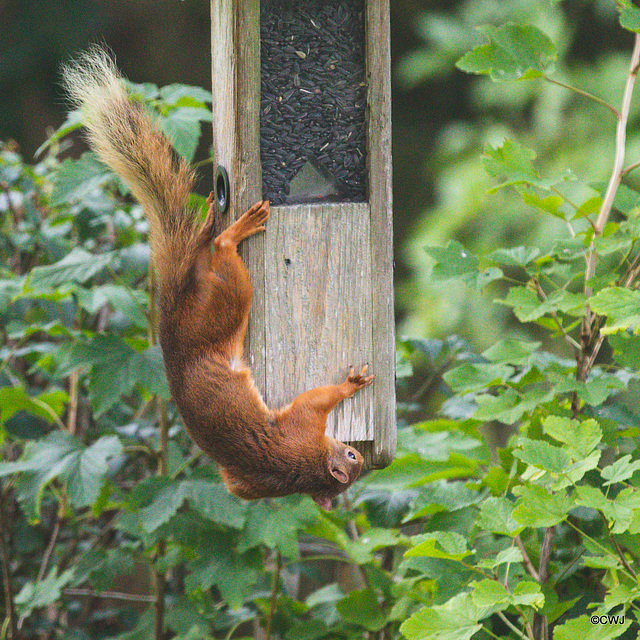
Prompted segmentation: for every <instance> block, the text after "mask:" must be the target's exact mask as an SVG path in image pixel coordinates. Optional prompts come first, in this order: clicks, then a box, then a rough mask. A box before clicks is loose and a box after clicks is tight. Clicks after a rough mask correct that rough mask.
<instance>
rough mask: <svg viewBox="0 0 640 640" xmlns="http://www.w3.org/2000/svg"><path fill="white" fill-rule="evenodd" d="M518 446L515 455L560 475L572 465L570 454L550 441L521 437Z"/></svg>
mask: <svg viewBox="0 0 640 640" xmlns="http://www.w3.org/2000/svg"><path fill="white" fill-rule="evenodd" d="M518 446H519V448H518V449H515V450H514V452H513V455H514V456H515V457H516V458H518V459H519V460H522V462H525V463H527V464H529V465H532V466H534V467H537V468H538V469H545V470H546V471H549V472H551V473H554V474H557V475H560V474H562V473H564V472H565V471H566V470H567V469H568V468H569V467H570V466H571V458H570V457H569V454H568V453H567V452H566V451H563V450H562V449H561V448H560V447H554V446H553V445H552V444H549V443H548V442H544V441H542V440H530V439H529V438H524V437H521V438H520V439H519V440H518Z"/></svg>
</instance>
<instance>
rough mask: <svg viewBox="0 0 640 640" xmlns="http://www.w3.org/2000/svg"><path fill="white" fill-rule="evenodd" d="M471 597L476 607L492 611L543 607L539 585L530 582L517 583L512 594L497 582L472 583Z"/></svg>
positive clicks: (487, 580)
mask: <svg viewBox="0 0 640 640" xmlns="http://www.w3.org/2000/svg"><path fill="white" fill-rule="evenodd" d="M471 596H472V598H473V602H474V604H475V605H476V606H478V607H486V608H492V609H494V610H495V609H497V610H502V609H506V608H508V607H509V606H512V605H513V606H528V607H534V608H536V609H539V608H540V607H542V606H543V605H544V596H543V595H542V593H541V591H540V585H539V584H538V583H536V582H532V581H530V580H524V581H521V582H518V584H517V586H516V588H515V589H514V591H513V593H509V591H507V589H506V588H505V587H504V586H503V585H502V584H501V583H500V582H498V581H497V580H489V579H486V580H481V581H480V582H476V583H474V585H473V590H472V592H471Z"/></svg>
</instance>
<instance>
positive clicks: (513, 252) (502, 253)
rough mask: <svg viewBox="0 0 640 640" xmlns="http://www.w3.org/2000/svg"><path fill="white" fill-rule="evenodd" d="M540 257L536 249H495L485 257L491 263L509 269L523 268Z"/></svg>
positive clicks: (538, 250)
mask: <svg viewBox="0 0 640 640" xmlns="http://www.w3.org/2000/svg"><path fill="white" fill-rule="evenodd" d="M539 255H540V249H538V247H514V248H513V249H497V250H496V251H494V252H493V253H490V254H489V255H488V256H487V257H488V259H489V260H492V261H493V262H497V263H498V264H503V265H506V266H509V267H525V266H526V265H528V264H529V263H530V262H533V261H534V260H535V259H536V258H537V257H538V256H539Z"/></svg>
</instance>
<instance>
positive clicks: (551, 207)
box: [520, 189, 569, 266]
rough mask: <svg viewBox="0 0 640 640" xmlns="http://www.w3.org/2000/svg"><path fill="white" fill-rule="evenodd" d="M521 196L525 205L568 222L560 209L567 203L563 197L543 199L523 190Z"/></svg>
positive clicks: (551, 196) (545, 197)
mask: <svg viewBox="0 0 640 640" xmlns="http://www.w3.org/2000/svg"><path fill="white" fill-rule="evenodd" d="M520 195H521V197H522V201H523V202H524V203H525V204H528V205H529V206H531V207H535V208H536V209H538V210H539V211H542V212H543V213H548V214H550V215H552V216H553V217H554V218H561V219H562V220H566V219H567V218H568V217H569V216H567V214H566V213H564V212H563V211H562V210H561V209H560V207H562V205H563V204H564V203H565V200H564V198H563V197H562V196H556V195H550V196H544V197H542V198H541V197H540V196H538V195H537V194H536V193H534V191H532V190H529V189H523V190H522V193H521V194H520ZM523 266H524V265H523Z"/></svg>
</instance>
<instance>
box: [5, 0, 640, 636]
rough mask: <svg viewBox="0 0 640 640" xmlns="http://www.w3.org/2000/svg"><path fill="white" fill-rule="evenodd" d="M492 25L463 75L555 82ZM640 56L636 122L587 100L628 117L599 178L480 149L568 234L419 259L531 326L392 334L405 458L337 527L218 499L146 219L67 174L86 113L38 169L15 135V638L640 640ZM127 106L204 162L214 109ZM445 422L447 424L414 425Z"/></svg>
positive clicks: (8, 573)
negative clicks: (440, 335)
mask: <svg viewBox="0 0 640 640" xmlns="http://www.w3.org/2000/svg"><path fill="white" fill-rule="evenodd" d="M621 23H622V26H623V27H624V28H626V29H630V30H631V31H634V32H635V31H640V10H638V9H636V8H634V7H631V6H630V5H629V6H627V5H624V7H621ZM483 33H484V35H485V38H486V41H485V42H484V43H483V44H480V45H479V46H478V47H476V48H475V49H473V51H471V52H469V53H468V54H467V55H465V56H464V57H463V58H462V59H461V60H460V62H459V63H458V64H459V66H460V67H461V68H463V69H465V70H466V71H468V72H472V73H478V74H485V75H489V76H490V77H491V78H492V79H494V80H496V81H499V82H505V81H509V82H511V83H522V82H525V81H529V80H535V79H537V81H538V82H557V81H556V80H555V79H554V77H553V75H552V73H553V71H552V66H553V63H554V60H555V57H556V49H555V47H554V45H553V43H552V41H551V40H550V39H549V38H548V37H547V36H546V35H545V34H544V33H543V32H542V31H540V30H538V29H537V28H535V27H533V26H531V25H527V24H525V25H515V24H506V25H503V26H498V27H487V28H484V29H483ZM635 38H636V44H635V48H634V52H633V54H632V63H631V65H630V71H629V73H628V76H627V80H626V91H623V90H622V89H621V91H620V93H621V94H623V95H624V97H623V98H622V107H621V108H619V109H618V108H614V107H613V106H611V105H605V104H603V102H604V101H603V100H601V99H600V98H595V97H594V96H592V95H591V94H589V93H588V92H584V91H582V92H579V96H580V98H581V99H585V100H591V101H592V102H594V103H596V104H597V105H599V106H601V107H603V108H605V109H607V110H608V111H609V112H612V113H613V114H614V115H615V118H616V120H617V123H618V135H617V138H616V141H617V153H616V159H615V162H614V166H613V169H612V172H611V180H610V181H609V183H608V184H605V185H601V184H598V183H595V184H592V183H589V182H587V181H586V180H585V179H583V178H581V177H580V176H578V175H576V174H575V173H574V172H570V171H567V170H564V169H561V170H559V171H557V172H556V173H555V174H550V175H541V172H540V170H539V169H538V167H537V164H536V158H535V153H534V152H533V151H532V150H531V149H529V148H527V147H526V146H525V145H523V144H521V143H519V142H517V141H515V140H510V139H504V140H503V141H502V142H501V143H500V144H498V145H494V146H487V148H486V149H485V153H484V165H485V168H486V170H487V172H488V173H489V175H490V176H493V178H494V179H495V180H496V181H497V182H496V186H495V190H498V189H500V190H504V189H512V190H515V191H516V192H517V193H518V194H519V197H520V198H521V199H522V202H523V203H524V205H525V206H527V207H530V208H531V210H532V211H536V212H537V213H536V214H535V215H540V216H548V217H551V218H552V219H553V220H557V221H559V222H560V223H561V225H562V228H563V229H565V230H566V232H565V235H564V236H561V235H558V236H557V237H553V238H550V239H549V240H548V242H547V243H545V244H544V245H541V246H519V247H509V248H501V249H499V250H496V251H493V252H491V253H489V254H488V255H478V256H477V255H474V254H473V253H472V252H471V250H470V249H468V248H465V247H464V246H463V245H462V244H461V243H459V242H456V241H451V242H449V243H448V244H447V245H446V246H431V247H428V248H427V254H428V258H426V257H425V262H426V261H427V259H428V260H429V263H430V269H431V278H432V279H433V280H434V281H440V282H445V283H458V284H460V283H461V284H462V285H464V286H465V287H467V288H469V289H471V290H480V291H489V292H492V293H493V292H497V295H498V296H499V298H498V304H499V305H502V307H503V308H505V309H508V310H510V312H512V313H513V314H514V316H515V318H516V319H517V321H518V323H519V327H520V332H519V333H515V334H514V335H513V336H511V337H508V338H504V339H501V340H499V341H497V342H496V343H495V344H493V345H492V346H490V347H489V348H487V349H486V350H484V351H483V352H482V353H479V354H478V353H475V351H474V349H473V347H472V346H471V345H470V344H469V343H468V342H466V341H465V340H462V339H459V338H456V337H450V338H448V339H446V340H442V341H440V340H428V339H403V340H400V341H399V343H398V378H399V386H400V388H401V391H402V394H401V397H402V398H403V402H402V403H401V404H400V406H399V413H400V416H401V418H402V420H403V422H405V423H406V424H407V425H408V426H404V427H403V428H402V429H401V430H400V432H399V450H398V456H397V458H396V459H395V460H394V461H393V463H392V464H391V465H390V466H389V467H388V468H386V469H384V470H379V471H375V472H372V473H370V474H369V475H368V476H367V477H365V478H363V479H362V480H361V481H359V482H358V483H356V485H354V487H352V489H351V491H350V492H349V494H348V495H347V496H346V498H345V500H344V503H343V504H342V505H341V507H340V508H338V509H336V510H335V511H333V512H331V513H327V512H323V511H321V510H319V509H318V508H317V506H316V505H315V504H314V503H313V502H312V501H311V500H310V499H308V498H306V497H300V496H292V497H289V498H285V499H279V500H271V501H258V502H252V503H245V502H242V501H240V500H238V499H236V498H235V497H233V496H230V495H229V494H228V493H227V492H226V489H225V488H224V486H223V485H222V484H221V482H220V479H219V477H218V475H217V473H216V470H215V468H214V467H213V466H212V465H210V464H209V463H208V461H207V460H206V459H204V458H203V456H202V455H201V454H200V453H199V452H198V451H197V449H196V448H195V447H193V445H192V444H191V443H190V441H189V439H188V438H187V437H186V435H185V433H184V431H183V429H182V426H181V422H180V418H179V416H178V415H177V414H176V412H175V409H174V407H173V405H172V404H171V403H170V401H169V394H168V392H167V385H166V380H165V379H164V375H163V372H162V366H161V354H160V352H159V350H158V347H157V344H156V335H155V330H154V314H155V311H154V298H155V291H154V283H153V278H152V277H149V274H148V273H147V262H148V247H147V244H146V233H147V226H146V222H145V220H144V216H143V215H142V212H141V211H140V208H139V207H138V206H137V205H136V204H133V203H132V202H131V200H130V198H129V197H128V194H127V192H126V189H125V187H124V186H123V185H122V184H121V183H120V182H119V181H118V180H117V179H116V178H115V177H114V176H112V175H111V174H110V173H109V172H108V170H106V169H105V167H103V166H102V165H101V164H100V163H98V162H97V161H96V159H95V157H94V156H93V155H92V154H91V153H85V154H83V155H82V156H81V157H80V158H79V159H78V160H71V159H67V160H64V161H63V162H61V161H60V160H59V157H60V154H61V152H62V151H63V150H64V147H65V144H66V142H65V140H66V138H65V136H66V134H68V133H70V132H72V131H73V130H75V129H76V128H78V126H79V124H80V119H81V118H80V115H79V114H72V115H71V116H70V119H69V121H68V122H67V123H66V124H65V125H64V126H63V127H62V128H61V129H60V130H59V131H58V132H57V133H56V134H54V135H53V136H52V137H51V139H50V140H49V141H48V143H47V145H46V146H45V147H44V149H46V150H47V154H48V155H47V157H46V158H45V159H44V160H43V161H42V162H41V163H40V164H38V165H36V166H35V167H30V166H27V165H25V164H24V163H23V162H22V160H21V158H20V157H19V156H18V154H17V153H16V152H15V151H14V150H12V149H11V147H10V145H4V146H3V147H2V148H1V150H0V181H1V193H0V210H1V211H2V214H3V223H2V224H3V229H2V235H1V236H0V237H1V242H2V244H1V245H0V251H1V252H2V257H3V262H4V264H5V265H6V267H5V268H3V270H2V273H1V274H0V275H1V278H0V314H1V315H2V327H3V329H2V331H3V333H2V350H1V356H2V364H1V365H0V385H1V386H0V426H1V428H2V445H3V449H4V454H5V455H4V458H5V461H4V462H2V463H0V477H1V478H2V482H3V484H2V494H1V495H2V501H1V504H0V506H1V507H2V508H1V509H0V516H1V517H0V543H1V547H2V548H1V549H0V562H1V564H2V569H3V572H4V578H5V579H4V581H3V590H4V599H3V602H4V605H5V621H4V625H3V627H2V637H9V638H14V639H15V638H17V637H19V635H20V637H48V638H55V637H61V638H62V637H63V638H82V639H89V638H95V639H98V638H120V639H122V640H124V639H129V640H134V639H137V638H140V639H143V638H144V639H147V638H151V637H153V638H156V639H159V638H179V639H181V640H195V639H203V638H222V637H226V638H231V637H239V636H241V635H244V636H245V637H246V636H248V635H254V634H256V635H257V634H259V633H260V634H261V635H260V637H267V638H273V637H279V638H286V639H287V640H316V639H327V640H328V639H342V638H344V639H354V640H355V639H360V638H377V639H379V640H383V639H391V638H405V639H406V640H423V639H424V640H465V639H468V638H472V637H474V638H510V639H514V640H515V639H519V638H528V639H531V640H533V639H535V640H538V639H542V638H547V637H554V638H557V639H558V640H569V639H571V640H573V639H575V638H582V639H584V638H587V639H589V638H616V637H624V638H632V637H635V636H636V635H637V632H638V628H639V626H638V621H639V620H640V617H639V616H638V615H637V612H638V604H637V601H638V595H639V592H640V584H639V582H638V571H639V558H640V545H639V542H638V540H639V537H638V535H637V534H638V533H639V532H640V492H639V490H638V478H639V475H638V471H639V470H640V459H639V458H638V435H639V429H640V416H639V415H638V412H637V410H636V402H635V400H636V398H637V395H638V374H637V371H638V368H639V367H640V355H639V354H640V342H639V338H638V332H637V329H636V325H637V324H638V316H639V315H640V311H639V309H640V304H639V301H638V295H639V294H638V292H637V282H638V278H639V276H640V251H639V248H638V244H639V243H638V239H639V238H640V227H639V226H638V215H639V211H640V193H638V192H637V191H635V190H633V189H632V188H631V187H630V186H629V185H628V184H622V180H623V179H625V180H626V179H627V178H628V176H629V174H630V172H631V170H632V169H633V168H635V165H627V166H626V165H625V164H624V153H623V151H624V143H625V140H624V135H623V133H624V131H625V129H626V127H627V124H628V122H629V117H630V116H629V114H630V100H631V92H632V89H633V82H634V81H635V75H636V73H637V71H638V57H639V56H640V35H636V36H635ZM132 90H133V91H134V93H136V94H137V95H138V96H139V98H140V99H141V100H144V101H145V103H146V104H147V105H148V108H149V109H151V110H152V111H154V112H155V114H156V116H157V117H158V119H159V122H160V124H161V126H162V127H163V128H165V130H167V131H168V132H169V133H170V134H171V135H172V137H173V139H174V140H176V149H177V150H178V151H179V152H180V153H181V154H182V155H184V156H185V157H186V158H187V159H189V160H191V159H192V158H193V153H194V151H195V148H196V146H197V142H198V139H199V127H200V123H201V122H203V121H207V120H208V119H210V115H209V112H208V110H207V109H206V103H207V102H208V101H209V100H210V96H209V95H208V94H206V92H203V91H202V90H200V89H195V88H192V87H184V86H178V85H174V86H171V87H165V88H164V89H158V88H156V87H154V86H152V85H134V86H132ZM569 90H570V88H569ZM193 198H194V202H196V203H199V204H200V205H201V206H202V208H203V207H204V203H203V201H202V199H201V198H199V197H198V196H195V195H194V196H193ZM532 215H534V214H532ZM530 330H532V331H530ZM532 332H533V333H532ZM523 335H526V336H527V337H526V339H523V338H522V336H523ZM531 335H533V336H534V338H535V339H532V338H531ZM427 396H428V398H429V399H428V402H427V401H426V400H425V398H426V397H427ZM427 404H428V407H427V406H426V405H427ZM434 404H438V405H441V406H439V407H437V409H438V411H439V413H440V417H439V418H438V419H436V420H418V421H417V422H416V423H415V424H411V423H412V422H414V421H415V420H416V416H423V415H424V414H425V412H427V413H428V412H429V411H431V410H433V406H434ZM496 427H499V428H501V429H502V431H505V430H506V431H507V434H506V437H504V438H503V440H504V441H503V442H501V443H500V442H499V443H498V444H500V445H502V446H498V447H497V448H496V447H493V446H490V445H489V444H488V442H489V441H491V439H492V438H496V429H495V428H496ZM499 435H500V434H499V433H498V436H499ZM498 439H499V437H498ZM258 627H260V628H261V631H258Z"/></svg>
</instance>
